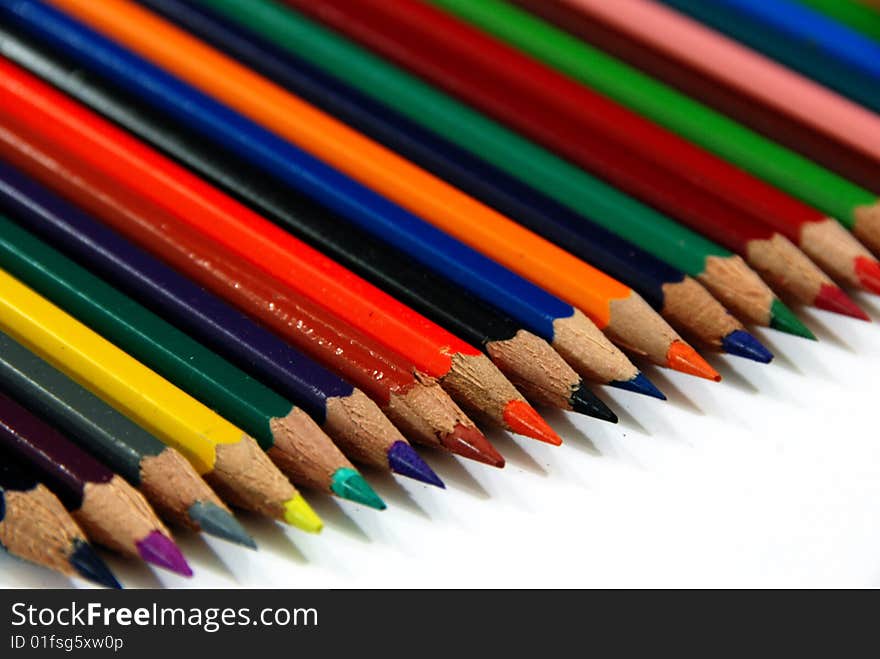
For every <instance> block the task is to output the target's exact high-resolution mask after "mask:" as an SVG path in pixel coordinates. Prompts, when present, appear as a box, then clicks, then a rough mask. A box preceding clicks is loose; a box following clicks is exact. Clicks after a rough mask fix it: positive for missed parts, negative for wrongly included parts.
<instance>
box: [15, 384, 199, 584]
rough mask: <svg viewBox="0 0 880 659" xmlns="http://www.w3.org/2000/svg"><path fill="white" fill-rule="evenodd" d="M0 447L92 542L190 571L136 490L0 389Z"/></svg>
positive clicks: (179, 569)
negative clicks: (36, 479)
mask: <svg viewBox="0 0 880 659" xmlns="http://www.w3.org/2000/svg"><path fill="white" fill-rule="evenodd" d="M0 447H2V448H3V449H5V450H6V451H7V452H8V453H9V454H10V455H12V456H14V457H15V458H16V459H18V460H20V461H21V462H22V463H24V464H26V465H27V466H28V467H30V468H31V469H33V470H34V471H35V472H36V473H37V475H38V476H39V477H40V479H41V480H42V481H43V484H44V485H46V486H47V487H48V488H49V489H50V490H52V492H53V493H54V494H55V495H56V496H57V497H58V498H59V499H60V500H61V502H62V503H63V504H64V506H65V507H66V508H67V510H68V511H70V513H71V514H72V515H73V517H74V519H76V521H77V522H78V523H79V525H80V526H81V527H82V528H83V530H84V531H85V532H86V533H87V534H88V535H89V537H90V538H91V539H92V540H93V541H94V542H96V543H98V544H101V545H104V546H105V547H107V548H108V549H112V550H114V551H118V552H119V553H121V554H124V555H126V556H131V557H134V558H140V559H143V560H144V561H146V562H148V563H151V564H153V565H156V566H158V567H162V568H165V569H167V570H171V571H172V572H175V573H177V574H182V575H185V576H191V575H192V570H190V567H189V565H188V564H187V562H186V559H185V558H184V557H183V554H182V553H181V552H180V549H179V548H178V547H177V545H176V544H175V543H174V541H173V540H172V539H171V535H170V533H169V532H168V529H166V528H165V526H164V525H163V524H162V522H161V521H160V520H159V518H158V517H157V516H156V513H155V512H154V511H153V509H152V508H151V507H150V504H148V503H147V501H146V499H144V498H143V496H142V495H141V494H140V493H139V492H138V491H137V490H135V489H134V488H132V487H131V486H130V485H129V484H128V483H126V482H125V480H123V479H122V478H121V477H120V476H117V475H116V474H114V473H113V472H112V471H110V470H109V469H108V468H107V467H105V466H104V465H103V464H101V463H100V462H98V461H97V460H95V459H94V458H93V457H91V456H90V455H89V454H87V453H85V452H84V451H83V450H82V449H80V448H79V447H77V446H76V445H75V444H73V442H71V441H70V440H68V439H67V438H66V437H64V436H63V435H61V434H60V433H59V432H58V431H57V430H55V429H54V428H52V427H51V426H49V425H47V424H46V423H44V422H43V421H42V420H40V419H38V418H37V417H36V416H34V415H33V414H32V413H31V412H29V411H28V410H26V409H25V408H24V407H22V406H21V405H19V404H18V403H16V402H15V401H13V400H12V399H11V398H9V397H8V396H6V395H5V394H2V393H0Z"/></svg>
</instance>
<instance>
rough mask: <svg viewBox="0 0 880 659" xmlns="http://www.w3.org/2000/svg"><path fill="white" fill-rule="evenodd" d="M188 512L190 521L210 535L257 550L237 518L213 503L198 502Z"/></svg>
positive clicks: (255, 544)
mask: <svg viewBox="0 0 880 659" xmlns="http://www.w3.org/2000/svg"><path fill="white" fill-rule="evenodd" d="M188 512H189V517H190V519H191V520H192V521H194V522H195V523H196V524H198V525H199V528H200V529H201V530H202V531H204V532H205V533H207V534H208V535H213V536H214V537H217V538H222V539H223V540H228V541H229V542H234V543H236V544H239V545H242V546H244V547H249V548H251V549H256V548H257V543H256V542H254V539H253V538H252V537H251V536H249V535H248V533H247V531H245V530H244V529H243V528H242V526H241V524H239V523H238V520H237V519H235V516H234V515H233V514H232V513H230V512H228V511H226V510H224V509H223V508H221V507H220V506H218V505H217V504H216V503H214V502H213V501H196V502H195V503H194V504H193V505H191V506H190V507H189V511H188Z"/></svg>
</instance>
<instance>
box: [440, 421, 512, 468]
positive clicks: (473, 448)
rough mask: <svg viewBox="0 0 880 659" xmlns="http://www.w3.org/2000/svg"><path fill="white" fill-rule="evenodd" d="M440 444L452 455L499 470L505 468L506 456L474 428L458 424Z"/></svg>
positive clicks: (444, 436) (441, 439)
mask: <svg viewBox="0 0 880 659" xmlns="http://www.w3.org/2000/svg"><path fill="white" fill-rule="evenodd" d="M440 443H441V444H443V446H445V447H446V448H447V449H448V450H449V451H450V452H451V453H454V454H455V455H460V456H461V457H463V458H468V459H469V460H476V461H477V462H482V463H483V464H487V465H491V466H492V467H498V468H499V469H500V468H502V467H503V466H504V456H502V455H501V454H500V453H499V452H498V451H497V450H496V449H495V447H494V446H492V444H490V443H489V440H488V439H486V437H485V435H483V433H481V432H480V431H479V429H477V428H475V427H474V426H466V425H464V424H462V423H457V424H455V427H454V428H453V429H452V432H450V433H447V434H445V435H442V436H441V437H440Z"/></svg>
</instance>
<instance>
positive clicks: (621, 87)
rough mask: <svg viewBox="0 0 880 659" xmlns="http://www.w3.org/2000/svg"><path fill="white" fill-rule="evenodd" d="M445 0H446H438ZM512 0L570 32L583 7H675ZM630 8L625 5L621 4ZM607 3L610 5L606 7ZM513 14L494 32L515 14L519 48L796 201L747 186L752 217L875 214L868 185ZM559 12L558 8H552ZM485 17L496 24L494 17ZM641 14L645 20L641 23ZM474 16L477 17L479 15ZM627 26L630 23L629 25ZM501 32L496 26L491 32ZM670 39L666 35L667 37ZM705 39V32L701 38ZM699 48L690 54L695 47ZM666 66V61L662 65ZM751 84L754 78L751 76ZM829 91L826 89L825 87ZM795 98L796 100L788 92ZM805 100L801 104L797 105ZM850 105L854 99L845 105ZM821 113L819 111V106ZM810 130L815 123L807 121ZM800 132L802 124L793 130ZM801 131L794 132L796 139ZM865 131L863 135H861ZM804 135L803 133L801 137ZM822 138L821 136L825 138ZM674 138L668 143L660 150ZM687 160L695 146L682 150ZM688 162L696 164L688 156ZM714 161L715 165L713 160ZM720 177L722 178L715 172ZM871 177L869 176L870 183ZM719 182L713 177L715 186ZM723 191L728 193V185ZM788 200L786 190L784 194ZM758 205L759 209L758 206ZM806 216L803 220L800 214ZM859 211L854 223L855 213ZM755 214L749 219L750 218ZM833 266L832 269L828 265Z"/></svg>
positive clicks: (606, 36) (866, 225) (606, 34)
mask: <svg viewBox="0 0 880 659" xmlns="http://www.w3.org/2000/svg"><path fill="white" fill-rule="evenodd" d="M441 1H446V0H441ZM518 2H519V4H522V5H524V6H527V7H529V8H531V9H533V10H535V11H539V12H540V13H541V15H543V16H545V17H547V18H550V19H552V18H554V17H555V18H556V19H557V20H558V21H559V25H560V27H563V28H565V29H567V30H570V31H571V30H577V33H578V36H581V37H585V36H587V35H585V34H584V33H583V32H584V30H583V28H584V27H585V26H588V25H589V24H590V21H589V20H585V19H584V15H585V14H584V12H587V11H598V10H601V11H602V12H603V14H604V15H608V14H610V15H618V16H619V15H620V14H627V15H626V17H625V22H626V24H627V25H634V24H640V25H642V26H647V25H648V24H651V25H655V24H662V21H661V18H662V17H663V16H666V17H672V18H673V19H674V18H675V16H676V15H675V13H674V12H671V11H669V10H664V9H663V8H662V7H660V6H658V5H652V4H648V3H644V2H642V4H639V5H636V4H629V3H619V4H618V3H615V5H614V9H610V5H607V4H604V3H597V2H595V1H594V0H569V1H568V3H567V4H562V3H535V2H533V0H518ZM639 7H648V8H649V9H651V8H656V10H657V13H656V15H655V13H652V14H651V16H650V18H648V17H645V18H644V19H643V20H642V19H641V18H639V19H638V20H637V19H635V18H633V17H632V16H630V14H631V13H636V14H637V16H639V17H641V15H640V14H639V13H638V11H637V8H639ZM630 9H633V10H634V11H633V12H630V11H629V10H630ZM609 10H610V11H609ZM512 11H513V12H516V13H515V14H513V18H512V19H511V20H508V21H506V22H505V23H504V24H503V25H498V26H497V29H498V30H501V29H503V30H505V32H504V33H503V35H502V36H507V34H508V32H507V30H508V29H509V27H510V25H511V23H512V22H513V21H516V20H520V19H521V21H522V23H523V25H522V29H521V30H519V31H517V33H516V34H515V35H511V39H514V40H515V43H516V45H517V46H519V47H521V48H523V49H525V50H527V51H528V52H529V53H531V54H532V55H534V56H536V57H538V58H540V59H542V60H544V61H546V62H548V63H550V64H551V65H552V66H554V67H556V68H558V69H559V70H560V71H562V72H564V73H566V74H567V75H570V76H572V77H573V78H575V79H577V80H579V81H581V82H583V83H584V84H586V85H589V86H592V87H593V88H595V89H596V90H597V91H599V92H601V93H603V94H607V95H608V96H609V97H611V98H613V99H615V100H616V101H618V102H620V103H622V104H623V105H625V106H628V107H629V108H630V109H632V110H634V111H637V112H640V113H642V114H643V115H644V116H645V117H647V118H649V119H651V120H653V121H656V122H658V123H659V124H661V125H662V126H665V127H666V128H668V129H669V130H672V131H674V132H676V133H677V134H679V135H680V136H682V137H684V138H686V139H688V140H692V141H693V142H694V143H696V144H698V145H700V146H702V147H703V148H705V149H706V150H708V151H711V152H714V153H715V154H717V155H718V156H720V157H722V158H726V159H727V160H729V161H730V162H731V163H732V164H734V165H736V166H738V167H742V168H743V169H745V170H747V171H749V172H751V173H752V174H754V175H755V176H756V177H759V178H761V179H764V180H765V181H766V182H768V183H770V184H772V185H775V186H779V188H780V189H781V190H782V191H785V192H787V193H789V194H790V195H791V197H794V198H796V199H799V200H801V201H802V202H804V203H803V204H799V205H798V204H791V203H788V204H787V205H786V204H785V203H783V202H784V201H785V200H786V197H785V196H784V195H779V194H777V195H775V197H774V196H773V195H768V194H766V193H767V192H768V189H767V188H764V189H755V190H754V191H753V192H752V197H755V204H756V206H755V210H754V212H753V215H754V217H755V219H756V220H758V221H761V220H762V219H764V220H766V222H767V223H768V224H773V221H772V220H773V218H776V217H778V216H782V217H792V218H794V219H793V220H790V221H792V222H798V221H799V222H800V223H801V224H804V223H805V222H806V221H807V220H809V218H811V217H812V221H813V222H821V221H826V220H825V218H823V217H822V216H821V213H819V211H818V210H811V209H809V208H808V207H807V206H806V205H805V204H810V205H812V206H814V207H815V208H816V209H820V210H821V211H823V212H825V213H828V214H829V215H831V216H834V217H835V218H838V219H839V220H840V223H841V224H843V225H844V226H845V227H846V228H847V229H849V230H851V231H854V232H856V233H857V234H860V235H865V236H867V237H868V238H869V239H870V238H871V234H872V231H871V223H872V222H876V221H877V220H874V219H873V217H874V215H878V213H880V206H878V205H877V198H876V196H875V195H873V194H872V193H871V192H869V191H868V190H865V189H863V188H860V187H859V186H857V185H855V184H853V183H850V182H849V181H847V180H845V179H843V178H841V177H840V176H837V175H836V174H834V173H833V172H831V171H829V170H827V169H824V168H822V167H820V166H819V165H817V164H815V163H813V162H812V161H810V160H808V159H806V158H803V157H802V156H800V155H798V154H796V153H794V152H792V151H789V150H787V149H785V148H784V147H782V146H779V145H778V144H776V143H774V142H772V141H770V140H768V139H766V138H764V137H762V136H760V135H758V134H757V133H755V132H753V131H751V130H749V129H748V128H746V127H745V126H743V125H741V124H738V123H736V122H735V121H733V120H731V119H729V118H727V117H725V116H723V115H721V114H719V113H718V112H715V111H714V110H712V109H710V108H709V107H707V106H705V105H702V104H700V103H699V102H697V101H695V100H693V99H691V98H688V97H687V96H685V95H683V94H681V93H680V92H678V91H676V90H674V89H672V88H671V87H669V86H667V85H664V84H663V83H661V82H659V81H657V80H654V79H652V78H650V77H648V76H646V75H644V74H642V73H640V72H639V71H636V70H635V69H633V68H631V67H629V66H627V65H626V64H624V63H622V62H620V61H619V60H615V59H614V58H612V57H609V56H608V55H606V54H604V53H602V52H600V51H598V50H596V49H595V48H591V47H590V46H588V45H587V44H585V43H583V42H581V41H578V40H577V39H574V38H572V37H570V36H569V35H567V34H565V33H564V32H562V31H561V30H558V29H556V28H554V27H552V26H550V25H548V24H546V23H544V22H542V21H539V20H538V19H536V18H532V17H531V16H529V15H528V14H526V13H524V12H522V11H521V10H518V9H515V8H512ZM556 14H562V15H556ZM491 20H492V21H493V23H492V24H493V25H496V24H495V22H494V19H491ZM644 21H649V23H646V22H644ZM480 24H481V25H482V24H483V21H482V20H480ZM525 29H528V35H534V34H536V33H537V32H540V33H541V38H540V39H536V38H533V36H525V37H523V36H521V35H524V34H526V33H525V32H524V31H523V30H525ZM630 29H632V28H630ZM673 30H674V26H673V27H670V28H669V29H668V30H664V31H663V33H664V34H668V33H669V32H672V31H673ZM641 31H642V32H650V33H651V34H652V35H654V38H656V35H658V34H659V33H658V32H656V31H653V30H648V29H646V28H645V27H643V28H642V29H641ZM590 32H591V34H596V35H598V38H599V40H600V41H601V43H598V44H597V45H600V46H604V45H607V44H608V42H609V41H614V37H613V33H612V31H610V30H609V29H607V28H606V27H605V24H604V23H603V24H602V25H601V26H596V27H595V29H593V30H591V31H590ZM498 34H499V35H501V34H502V33H501V32H498ZM672 40H673V39H670V41H672ZM674 40H675V41H676V42H677V43H679V44H681V45H682V46H685V45H686V44H687V39H686V37H684V36H682V37H681V38H679V39H674ZM704 41H705V40H704ZM708 41H710V44H711V43H712V42H714V39H712V38H711V36H710V39H709V40H708ZM704 50H708V51H711V48H710V46H708V45H707V46H706V47H705V48H704V47H703V43H700V45H699V47H698V50H696V51H690V50H689V51H688V52H693V57H696V58H698V59H699V61H700V62H707V61H709V60H710V58H709V57H708V54H706V55H704V53H703V51H704ZM697 52H699V53H700V54H699V55H697V54H696V53H697ZM645 60H646V61H648V62H649V64H650V63H654V65H656V62H657V58H656V56H655V54H654V53H653V52H652V53H651V54H646V55H645ZM732 64H733V62H731V58H729V57H727V56H726V55H725V56H723V57H722V58H721V59H719V60H718V61H717V66H718V67H719V68H721V69H723V70H725V71H729V70H731V68H732ZM667 68H668V67H667ZM759 79H760V78H759V77H755V78H750V80H752V81H758V80H759ZM752 84H753V85H754V82H752ZM776 89H777V88H776V87H775V86H772V87H770V86H767V87H764V90H765V94H768V93H769V94H776V93H777V92H776ZM831 96H832V98H833V95H831ZM795 99H796V100H795ZM800 102H801V99H800V96H799V95H797V96H795V97H793V99H792V101H791V103H790V104H800ZM748 105H749V107H759V105H760V104H754V105H753V104H748ZM805 107H806V106H805ZM853 107H855V106H853ZM861 114H862V115H868V116H871V115H870V114H869V113H865V112H864V111H862V113H861ZM823 115H824V111H823ZM827 116H828V119H827V120H826V121H827V122H830V123H833V124H835V125H839V123H840V122H839V120H838V119H839V118H838V117H835V116H834V115H833V114H829V115H827ZM777 123H781V124H783V125H785V126H788V124H789V123H790V122H789V120H788V118H787V117H785V118H783V119H777ZM871 123H877V118H876V117H873V120H872V121H871ZM808 131H809V132H810V133H811V134H814V133H815V131H812V130H810V129H808ZM801 133H803V131H801ZM801 137H802V135H801V134H799V135H798V136H797V139H798V141H800V140H801ZM868 139H870V138H868ZM804 141H805V142H809V141H810V140H809V139H806V140H804ZM827 142H828V140H826V141H825V143H827ZM673 146H674V145H673V144H672V143H670V145H669V147H668V150H671V148H672V147H673ZM840 150H841V149H835V150H834V152H833V153H830V154H828V155H829V156H830V158H832V159H834V160H835V162H837V161H838V160H840V161H843V160H844V159H845V158H846V157H847V156H846V155H845V154H844V157H843V158H840V157H839V153H838V152H839V151H840ZM843 150H844V151H847V152H851V149H847V148H844V149H843ZM688 157H689V159H691V160H694V158H695V157H698V154H692V155H691V156H688ZM709 164H711V163H708V161H707V165H706V166H705V167H703V168H702V171H705V172H707V175H708V176H711V177H712V178H713V179H714V180H717V181H719V182H722V183H723V182H724V181H725V180H727V181H729V183H727V185H729V186H739V187H738V188H737V189H739V190H741V192H742V193H746V191H747V188H746V185H747V183H748V182H747V181H746V180H745V179H744V178H743V177H742V176H740V177H739V179H737V178H736V177H732V176H730V175H728V174H725V172H724V171H722V170H718V171H717V172H715V173H711V172H712V170H710V169H709V167H708V165H709ZM690 169H691V170H694V169H696V160H694V165H692V166H691V167H690ZM716 169H717V168H716ZM878 173H880V168H878V167H877V161H874V163H873V164H871V165H870V166H869V169H868V170H867V171H866V172H865V176H863V177H862V178H863V179H867V178H871V179H873V180H874V181H876V180H877V178H876V176H877V174H878ZM689 176H690V178H691V179H694V180H696V176H695V174H694V173H693V171H691V173H690V174H689ZM722 177H724V178H722ZM875 185H876V183H875ZM716 187H718V188H719V189H720V185H718V186H716ZM727 198H728V199H730V198H731V196H730V194H729V193H728V195H727ZM788 199H789V201H790V200H791V198H790V197H789V198H788ZM762 209H764V210H763V211H762ZM804 218H806V220H805V219H804ZM860 218H861V226H859V220H860ZM753 221H755V220H753ZM802 244H803V245H804V247H805V249H809V247H810V244H809V239H807V238H803V243H802ZM811 256H813V258H814V260H817V261H820V262H821V264H822V265H823V267H825V268H827V269H828V270H829V272H831V273H832V274H837V276H841V275H840V271H841V269H843V270H846V266H845V262H846V261H845V260H844V261H843V262H842V263H841V262H838V261H835V260H832V259H828V260H824V261H821V257H820V256H819V255H817V254H816V253H811ZM835 268H836V270H835Z"/></svg>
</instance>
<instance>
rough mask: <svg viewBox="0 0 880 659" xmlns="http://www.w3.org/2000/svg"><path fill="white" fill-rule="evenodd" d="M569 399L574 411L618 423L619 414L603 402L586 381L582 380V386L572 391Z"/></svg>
mask: <svg viewBox="0 0 880 659" xmlns="http://www.w3.org/2000/svg"><path fill="white" fill-rule="evenodd" d="M569 401H570V402H571V409H572V411H574V412H578V413H580V414H586V415H587V416H591V417H593V418H595V419H601V420H602V421H608V422H609V423H617V420H618V419H617V415H616V414H615V413H614V412H613V411H612V410H611V408H610V407H608V406H607V405H606V404H605V403H604V402H602V399H601V398H599V397H598V396H597V395H596V394H594V393H593V392H592V391H590V390H589V389H588V388H587V385H586V383H585V382H581V386H580V387H578V388H577V389H576V390H575V391H574V392H572V394H571V398H569Z"/></svg>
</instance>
